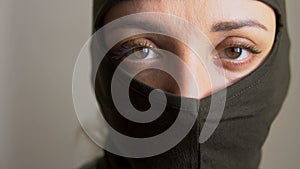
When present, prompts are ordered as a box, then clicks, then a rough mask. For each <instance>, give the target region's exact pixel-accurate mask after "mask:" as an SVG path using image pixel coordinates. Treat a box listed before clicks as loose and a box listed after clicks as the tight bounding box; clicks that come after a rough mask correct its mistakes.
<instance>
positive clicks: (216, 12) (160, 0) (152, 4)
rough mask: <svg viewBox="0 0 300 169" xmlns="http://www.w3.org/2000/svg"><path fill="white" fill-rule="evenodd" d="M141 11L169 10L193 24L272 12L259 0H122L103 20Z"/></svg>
mask: <svg viewBox="0 0 300 169" xmlns="http://www.w3.org/2000/svg"><path fill="white" fill-rule="evenodd" d="M140 12H163V13H168V14H172V15H176V16H179V17H182V18H184V19H187V20H189V21H190V22H193V23H196V24H200V23H205V24H208V23H210V22H214V21H218V20H236V19H256V20H262V21H263V20H266V19H268V16H270V15H271V16H272V14H273V10H272V9H271V8H270V7H269V6H268V5H266V4H265V3H263V2H261V1H258V0H122V1H121V2H119V3H118V4H117V5H116V6H115V7H113V8H112V9H111V10H110V11H109V12H108V13H107V14H106V16H105V20H106V21H111V20H114V19H117V18H120V17H122V16H125V15H129V14H133V13H140ZM262 14H263V15H262Z"/></svg>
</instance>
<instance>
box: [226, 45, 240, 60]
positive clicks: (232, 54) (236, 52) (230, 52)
mask: <svg viewBox="0 0 300 169" xmlns="http://www.w3.org/2000/svg"><path fill="white" fill-rule="evenodd" d="M241 54H242V49H241V48H235V47H233V48H228V49H226V55H227V57H229V58H231V59H237V58H238V57H240V56H241Z"/></svg>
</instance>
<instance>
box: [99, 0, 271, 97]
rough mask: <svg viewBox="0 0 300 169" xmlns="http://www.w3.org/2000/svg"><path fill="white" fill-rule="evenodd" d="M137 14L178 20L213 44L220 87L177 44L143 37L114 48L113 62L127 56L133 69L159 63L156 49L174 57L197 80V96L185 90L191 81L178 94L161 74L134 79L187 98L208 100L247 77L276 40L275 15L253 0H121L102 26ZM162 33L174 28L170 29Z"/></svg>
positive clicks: (186, 49)
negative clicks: (221, 76)
mask: <svg viewBox="0 0 300 169" xmlns="http://www.w3.org/2000/svg"><path fill="white" fill-rule="evenodd" d="M120 9H121V10H120ZM141 12H160V13H167V14H172V15H175V16H178V17H181V18H183V19H185V20H187V21H188V22H190V23H192V24H193V25H194V26H195V27H196V28H197V29H199V30H201V32H202V33H204V34H205V36H206V37H207V38H208V40H209V41H210V43H211V44H212V45H213V47H214V49H215V53H214V54H211V56H210V57H211V62H214V59H215V57H217V59H218V60H220V62H221V63H222V64H221V65H220V64H219V63H216V64H215V66H216V69H222V70H224V71H225V76H226V78H227V82H226V84H225V85H222V86H218V87H212V85H211V82H210V80H209V78H208V75H207V72H206V70H205V66H203V64H202V63H201V62H199V61H195V59H193V58H194V57H193V55H194V54H193V52H192V50H191V49H190V48H189V47H187V46H186V45H184V44H182V43H180V42H179V41H178V40H176V39H173V38H170V37H167V36H162V35H161V36H157V35H144V36H138V37H132V38H131V39H128V40H127V41H125V42H122V44H120V45H117V47H114V48H113V49H112V51H111V53H112V54H113V55H114V56H116V57H113V58H119V59H116V60H117V61H118V60H120V58H121V59H123V58H124V57H127V56H128V54H131V56H130V58H129V59H131V60H132V61H131V62H129V63H128V64H129V66H132V67H135V66H136V67H139V66H140V67H142V66H145V65H147V64H151V63H153V62H155V61H159V59H160V57H158V54H157V52H155V51H156V50H155V49H156V48H159V49H164V50H167V51H170V52H172V53H174V54H176V55H177V56H179V57H180V59H182V60H183V61H184V62H185V63H186V64H187V65H188V67H189V68H190V70H191V71H192V72H194V74H195V75H196V77H195V81H196V82H197V84H198V86H201V89H199V91H200V92H198V93H197V94H195V93H193V92H191V91H190V90H189V89H190V85H192V83H195V81H193V80H190V79H189V78H186V79H185V78H182V80H183V83H184V88H181V90H179V89H178V86H177V85H176V82H175V80H174V79H173V78H172V77H171V76H170V75H168V74H167V73H165V72H162V71H159V70H147V71H143V72H141V73H139V74H138V75H137V76H136V78H137V79H138V80H140V81H142V82H144V83H146V84H148V85H150V86H152V87H155V88H159V89H162V90H165V91H167V92H170V93H173V94H176V95H181V96H185V97H192V98H203V97H206V96H208V95H210V94H211V93H212V92H215V91H217V90H220V89H222V88H225V87H227V86H229V85H231V84H233V83H235V82H237V81H238V80H240V79H242V78H243V77H245V76H247V75H248V74H249V73H251V72H252V71H254V70H255V69H256V68H257V67H259V65H261V64H262V62H263V61H264V60H265V59H266V58H267V56H268V54H269V52H270V51H271V49H272V45H273V42H274V38H275V31H276V17H275V13H274V11H273V9H272V8H271V7H269V6H268V5H266V4H264V3H262V2H260V1H256V0H186V1H183V0H124V1H121V2H120V3H118V4H117V5H116V6H114V7H113V8H112V9H110V10H109V11H108V12H107V14H106V16H105V19H104V21H105V23H109V22H111V21H113V20H115V19H118V18H120V17H122V16H126V15H129V14H134V13H141ZM262 14H264V15H262ZM166 25H168V24H167V23H166ZM166 28H167V29H170V31H172V29H174V27H171V26H170V27H166ZM128 49H130V50H128ZM116 51H117V52H116ZM132 56H134V57H132ZM182 76H183V77H184V73H183V75H182Z"/></svg>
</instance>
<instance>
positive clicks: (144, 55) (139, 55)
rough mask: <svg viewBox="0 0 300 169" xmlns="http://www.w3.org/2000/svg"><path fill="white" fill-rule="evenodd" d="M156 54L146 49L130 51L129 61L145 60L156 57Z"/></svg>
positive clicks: (140, 48)
mask: <svg viewBox="0 0 300 169" xmlns="http://www.w3.org/2000/svg"><path fill="white" fill-rule="evenodd" d="M157 56H158V54H157V53H156V52H155V51H154V50H152V49H151V48H148V47H138V48H134V49H133V50H132V53H131V54H130V55H129V57H128V58H129V59H132V60H147V59H152V58H155V57H157Z"/></svg>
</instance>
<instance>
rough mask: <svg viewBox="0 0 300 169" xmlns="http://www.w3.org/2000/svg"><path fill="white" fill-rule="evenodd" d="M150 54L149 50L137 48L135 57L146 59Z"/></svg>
mask: <svg viewBox="0 0 300 169" xmlns="http://www.w3.org/2000/svg"><path fill="white" fill-rule="evenodd" d="M148 54H149V49H148V48H137V49H135V51H134V55H135V57H137V58H138V59H144V58H146V57H147V56H148Z"/></svg>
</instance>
